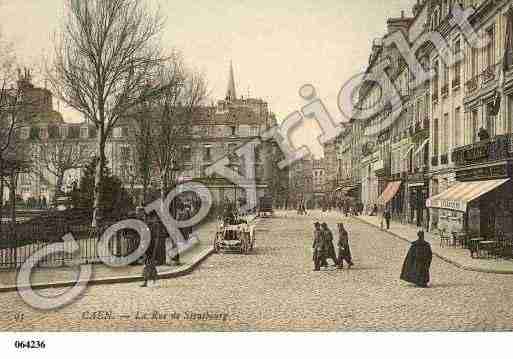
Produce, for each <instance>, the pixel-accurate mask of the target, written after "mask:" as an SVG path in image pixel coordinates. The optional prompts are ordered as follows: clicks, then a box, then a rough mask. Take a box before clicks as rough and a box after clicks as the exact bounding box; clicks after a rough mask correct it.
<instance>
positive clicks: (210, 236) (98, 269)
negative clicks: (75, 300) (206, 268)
mask: <svg viewBox="0 0 513 359" xmlns="http://www.w3.org/2000/svg"><path fill="white" fill-rule="evenodd" d="M216 230H217V223H216V221H213V222H209V223H205V224H204V225H202V226H201V228H199V229H198V230H197V231H196V233H197V234H198V237H199V243H198V244H196V245H195V246H194V247H193V248H191V249H190V250H188V251H186V252H184V253H182V254H180V260H181V262H182V265H180V266H171V265H164V266H158V267H157V272H158V274H159V278H174V277H178V276H182V275H185V274H188V273H190V272H191V271H192V270H194V268H195V267H196V266H197V265H198V264H200V263H201V262H202V261H203V260H204V259H206V258H207V257H208V256H209V255H210V254H212V253H213V241H214V236H215V233H216ZM92 267H93V275H92V279H91V280H90V281H89V282H88V285H98V284H112V283H123V282H136V281H142V280H143V277H142V270H143V266H142V265H134V266H127V267H121V268H111V267H108V266H105V265H102V264H94V265H92ZM77 275H78V271H77V268H70V267H59V268H38V269H36V270H35V271H34V272H33V274H32V287H33V288H34V289H45V288H57V287H69V286H74V285H75V284H76V280H77ZM16 289H17V288H16V272H14V271H9V272H7V271H5V272H0V293H1V292H10V291H14V290H16Z"/></svg>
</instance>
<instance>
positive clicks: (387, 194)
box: [377, 181, 401, 205]
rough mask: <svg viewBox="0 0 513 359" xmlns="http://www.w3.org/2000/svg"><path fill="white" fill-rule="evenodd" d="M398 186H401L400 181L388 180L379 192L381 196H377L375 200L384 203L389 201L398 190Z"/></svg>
mask: <svg viewBox="0 0 513 359" xmlns="http://www.w3.org/2000/svg"><path fill="white" fill-rule="evenodd" d="M400 187H401V181H396V182H390V183H389V184H388V185H387V188H385V190H384V191H383V193H382V194H381V196H379V198H378V200H377V202H378V204H380V205H385V204H387V203H388V202H390V201H391V200H392V198H394V196H395V195H396V193H397V191H399V188H400Z"/></svg>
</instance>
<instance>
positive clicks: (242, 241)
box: [214, 223, 255, 254]
mask: <svg viewBox="0 0 513 359" xmlns="http://www.w3.org/2000/svg"><path fill="white" fill-rule="evenodd" d="M254 245H255V227H254V226H252V225H248V224H245V223H242V224H234V225H221V226H220V227H219V228H218V230H217V233H216V238H215V240H214V250H215V251H216V253H219V252H222V251H223V252H225V251H226V252H237V253H243V254H249V253H250V252H252V251H253V248H254Z"/></svg>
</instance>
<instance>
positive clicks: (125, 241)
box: [0, 213, 166, 270]
mask: <svg viewBox="0 0 513 359" xmlns="http://www.w3.org/2000/svg"><path fill="white" fill-rule="evenodd" d="M122 219H126V218H107V219H104V220H102V222H101V225H100V226H99V227H98V228H92V227H91V223H90V222H91V217H90V213H78V214H77V213H75V214H74V215H71V216H46V217H45V216H42V217H38V218H36V219H33V220H31V221H28V222H25V223H17V224H16V225H14V226H13V225H12V223H9V222H4V223H2V224H0V270H13V269H17V268H19V267H20V266H21V265H22V264H23V263H25V262H27V261H28V260H34V259H33V258H32V257H33V255H34V254H35V253H36V252H38V251H42V254H43V258H42V259H41V260H40V261H38V262H37V263H35V264H36V266H38V267H61V266H70V265H76V264H90V263H91V264H92V263H99V262H101V261H102V260H104V259H105V258H100V255H99V254H98V249H97V244H98V241H99V239H100V238H101V237H102V235H103V233H104V231H105V230H107V229H108V228H109V227H110V226H111V225H112V224H114V223H116V222H118V221H119V220H122ZM148 226H149V227H150V230H151V234H152V235H151V237H152V241H157V243H162V244H163V243H164V240H160V239H165V238H164V236H165V234H166V232H165V228H164V226H163V225H162V224H161V223H160V221H150V222H149V223H148ZM66 234H71V235H73V238H74V239H75V241H76V243H77V244H78V250H74V251H73V250H72V249H73V245H75V244H73V243H70V242H65V241H64V240H63V238H64V236H65V235H66ZM56 243H60V244H61V245H62V246H63V248H64V251H61V252H58V253H53V254H52V253H51V252H52V251H51V250H50V246H51V245H52V244H56ZM154 243H155V242H152V245H150V250H153V248H154V246H153V245H154ZM138 246H139V236H138V234H137V233H136V232H134V231H131V230H122V231H119V232H117V233H116V234H115V236H113V237H112V238H111V239H110V241H109V252H110V253H111V254H112V255H114V256H120V257H121V256H127V255H129V254H131V253H133V252H134V251H135V250H136V249H137V248H138ZM161 252H163V249H162V248H159V253H161ZM161 257H162V255H161V254H159V255H158V256H157V262H160V261H161ZM31 258H32V259H31Z"/></svg>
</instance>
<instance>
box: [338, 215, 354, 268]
mask: <svg viewBox="0 0 513 359" xmlns="http://www.w3.org/2000/svg"><path fill="white" fill-rule="evenodd" d="M344 260H345V261H346V262H347V265H348V268H349V269H350V268H351V267H352V266H353V265H354V263H353V260H352V257H351V248H350V247H349V234H348V233H347V231H346V229H345V228H344V224H343V223H339V224H338V268H339V269H342V268H344Z"/></svg>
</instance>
